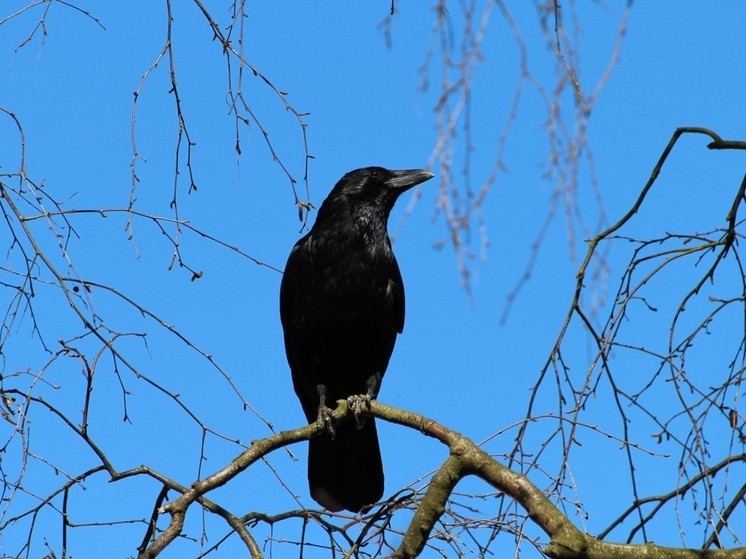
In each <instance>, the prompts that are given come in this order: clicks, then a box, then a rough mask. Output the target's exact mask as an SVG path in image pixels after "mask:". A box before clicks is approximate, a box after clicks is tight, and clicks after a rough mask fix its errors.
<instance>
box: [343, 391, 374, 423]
mask: <svg viewBox="0 0 746 559" xmlns="http://www.w3.org/2000/svg"><path fill="white" fill-rule="evenodd" d="M370 401H371V397H370V394H356V395H354V396H350V397H349V398H347V405H348V406H349V408H350V409H351V410H352V416H353V417H354V418H355V426H356V427H357V428H358V429H362V428H363V425H365V416H364V415H363V405H365V406H366V407H367V408H368V409H370Z"/></svg>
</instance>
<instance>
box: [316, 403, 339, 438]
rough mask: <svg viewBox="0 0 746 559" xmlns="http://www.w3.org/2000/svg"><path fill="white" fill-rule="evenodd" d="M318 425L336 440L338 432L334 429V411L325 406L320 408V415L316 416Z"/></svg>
mask: <svg viewBox="0 0 746 559" xmlns="http://www.w3.org/2000/svg"><path fill="white" fill-rule="evenodd" d="M316 424H317V425H318V426H319V427H322V428H323V429H324V430H325V431H326V432H327V433H328V434H329V436H330V437H331V439H332V440H334V435H335V434H336V431H335V429H334V417H333V416H332V410H331V409H330V408H327V407H326V406H324V405H321V406H319V415H318V416H316Z"/></svg>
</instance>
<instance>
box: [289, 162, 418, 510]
mask: <svg viewBox="0 0 746 559" xmlns="http://www.w3.org/2000/svg"><path fill="white" fill-rule="evenodd" d="M432 177H433V174H432V173H431V172H430V171H425V170H420V169H415V170H407V171H390V170H387V169H384V168H382V167H366V168H363V169H357V170H355V171H351V172H349V173H347V174H346V175H345V176H344V177H342V179H341V180H340V181H339V182H338V183H337V184H336V185H335V186H334V188H333V189H332V191H331V192H330V193H329V195H328V197H327V198H326V200H324V202H323V204H321V207H320V208H319V212H318V215H317V217H316V222H315V223H314V225H313V227H312V228H311V230H310V231H309V232H308V234H307V235H306V236H304V237H303V238H301V239H300V240H299V241H298V242H297V243H296V244H295V246H294V247H293V249H292V250H291V252H290V256H289V258H288V261H287V265H286V266H285V272H284V274H283V277H282V284H281V286H280V319H281V322H282V327H283V332H284V338H285V352H286V354H287V360H288V364H289V365H290V370H291V373H292V378H293V387H294V388H295V393H296V395H297V396H298V399H299V400H300V403H301V405H302V407H303V412H304V413H305V415H306V419H307V420H308V421H309V423H312V422H314V421H318V422H320V423H323V424H324V425H325V426H326V430H327V433H324V434H322V435H320V436H318V437H315V438H313V439H311V440H310V441H309V445H308V484H309V489H310V492H311V496H312V497H313V498H314V500H316V501H317V502H318V503H319V504H320V505H321V506H323V507H324V508H326V509H328V510H330V511H333V512H337V511H340V510H342V509H347V510H349V511H351V512H354V513H357V512H359V511H360V510H361V509H362V508H363V507H365V506H367V505H370V504H373V503H375V502H377V501H378V500H379V499H380V498H381V496H382V495H383V465H382V463H381V451H380V449H379V446H378V435H377V434H376V425H375V422H374V421H373V418H367V419H366V418H364V417H361V416H360V408H361V406H362V405H363V403H364V402H366V401H367V402H369V401H370V399H372V398H376V396H377V395H378V390H379V388H380V384H381V379H382V377H383V375H384V373H385V372H386V367H387V366H388V363H389V358H390V357H391V352H392V351H393V349H394V342H395V341H396V336H397V334H398V333H400V332H402V330H403V328H404V284H403V283H402V277H401V273H400V272H399V265H398V264H397V262H396V258H395V257H394V253H393V251H392V249H391V241H390V239H389V236H388V231H387V224H388V218H389V214H390V212H391V209H392V208H393V207H394V203H395V202H396V200H397V198H398V197H399V196H400V195H401V194H402V192H404V191H406V190H408V189H409V188H412V187H413V186H415V185H417V184H420V183H422V182H424V181H426V180H428V179H430V178H432ZM348 398H350V399H351V400H350V402H351V403H352V404H353V411H355V421H354V422H352V421H348V422H345V423H342V424H341V425H338V426H336V428H335V426H334V425H333V424H332V421H331V416H330V413H331V410H330V407H329V406H331V407H334V406H335V402H336V401H337V400H341V399H348Z"/></svg>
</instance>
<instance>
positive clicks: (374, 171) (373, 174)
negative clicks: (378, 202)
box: [370, 169, 381, 179]
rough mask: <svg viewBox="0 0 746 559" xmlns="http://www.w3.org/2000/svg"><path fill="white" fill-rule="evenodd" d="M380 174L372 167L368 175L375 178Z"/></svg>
mask: <svg viewBox="0 0 746 559" xmlns="http://www.w3.org/2000/svg"><path fill="white" fill-rule="evenodd" d="M380 175H381V173H380V172H379V171H378V169H373V170H372V171H371V172H370V176H371V177H373V178H376V179H377V178H378V177H379V176H380Z"/></svg>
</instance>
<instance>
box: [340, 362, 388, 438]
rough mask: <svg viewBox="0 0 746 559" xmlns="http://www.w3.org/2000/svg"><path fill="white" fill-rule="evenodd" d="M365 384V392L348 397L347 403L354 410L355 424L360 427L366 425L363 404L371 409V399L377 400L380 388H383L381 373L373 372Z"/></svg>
mask: <svg viewBox="0 0 746 559" xmlns="http://www.w3.org/2000/svg"><path fill="white" fill-rule="evenodd" d="M365 386H366V387H367V390H366V392H365V394H356V395H354V396H350V397H349V398H347V405H348V406H350V409H351V410H352V415H353V417H354V418H355V426H356V427H357V428H358V429H362V427H363V425H365V416H364V415H362V412H363V404H365V405H366V406H368V409H370V401H371V400H375V399H376V397H377V396H378V390H379V389H380V388H381V374H380V373H373V374H372V375H371V376H370V377H369V378H368V381H367V382H366V383H365Z"/></svg>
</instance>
